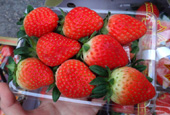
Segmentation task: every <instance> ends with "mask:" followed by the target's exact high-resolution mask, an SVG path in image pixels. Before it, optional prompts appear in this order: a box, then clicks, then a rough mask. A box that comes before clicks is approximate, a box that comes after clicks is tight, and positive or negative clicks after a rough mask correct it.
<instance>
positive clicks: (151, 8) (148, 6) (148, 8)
mask: <svg viewBox="0 0 170 115" xmlns="http://www.w3.org/2000/svg"><path fill="white" fill-rule="evenodd" d="M136 12H137V13H138V12H151V13H153V14H155V15H156V17H159V10H158V8H157V6H156V5H154V4H153V3H151V2H145V3H144V4H142V5H141V6H140V7H139V8H138V9H137V11H136ZM146 16H147V15H146ZM146 16H143V15H136V18H137V19H140V20H144V19H146Z"/></svg>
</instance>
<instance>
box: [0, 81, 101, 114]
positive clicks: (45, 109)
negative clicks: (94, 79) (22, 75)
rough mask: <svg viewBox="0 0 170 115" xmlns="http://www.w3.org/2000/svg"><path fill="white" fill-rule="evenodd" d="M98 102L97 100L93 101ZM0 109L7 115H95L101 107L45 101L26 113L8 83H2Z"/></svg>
mask: <svg viewBox="0 0 170 115" xmlns="http://www.w3.org/2000/svg"><path fill="white" fill-rule="evenodd" d="M93 101H96V100H93ZM0 108H1V109H2V111H3V112H4V113H5V115H14V114H16V115H38V114H41V115H80V114H81V115H95V114H96V113H97V112H98V110H99V109H100V107H96V106H90V105H81V104H76V103H71V102H64V101H57V102H56V103H54V102H52V100H47V99H43V100H42V101H41V104H40V106H39V107H38V108H36V109H34V110H31V111H26V110H24V109H23V108H22V106H21V105H20V103H19V102H18V101H16V99H15V96H14V94H13V93H12V92H11V91H10V90H9V87H8V85H7V84H6V83H0Z"/></svg>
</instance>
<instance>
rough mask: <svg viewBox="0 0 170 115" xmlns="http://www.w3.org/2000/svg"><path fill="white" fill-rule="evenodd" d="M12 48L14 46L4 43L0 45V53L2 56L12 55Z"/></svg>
mask: <svg viewBox="0 0 170 115" xmlns="http://www.w3.org/2000/svg"><path fill="white" fill-rule="evenodd" d="M13 50H14V48H13V47H12V46H8V45H4V46H3V47H2V50H1V53H2V55H3V56H5V57H6V56H13V55H14V54H13Z"/></svg>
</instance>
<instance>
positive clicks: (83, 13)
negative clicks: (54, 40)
mask: <svg viewBox="0 0 170 115" xmlns="http://www.w3.org/2000/svg"><path fill="white" fill-rule="evenodd" d="M102 26H103V19H102V18H101V17H100V16H99V15H98V14H97V13H96V12H95V11H93V10H91V9H89V8H86V7H76V8H73V9H72V10H71V11H70V12H69V13H68V14H67V15H66V17H65V21H64V26H63V33H64V35H65V36H67V37H69V38H72V39H75V40H78V39H80V38H82V37H86V36H89V35H91V34H92V33H93V32H94V31H98V30H100V29H101V28H102Z"/></svg>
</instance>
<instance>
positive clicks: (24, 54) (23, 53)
mask: <svg viewBox="0 0 170 115" xmlns="http://www.w3.org/2000/svg"><path fill="white" fill-rule="evenodd" d="M20 40H23V45H22V46H21V47H18V48H16V49H15V50H14V55H19V56H20V61H21V60H23V59H26V58H28V57H36V58H38V56H37V53H36V45H37V41H38V38H37V37H34V36H32V37H29V36H27V35H25V36H23V37H21V39H20Z"/></svg>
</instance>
